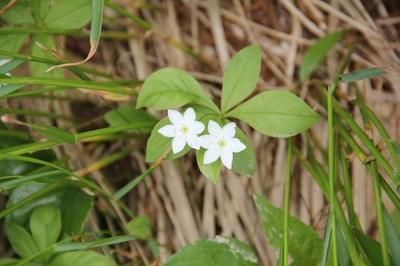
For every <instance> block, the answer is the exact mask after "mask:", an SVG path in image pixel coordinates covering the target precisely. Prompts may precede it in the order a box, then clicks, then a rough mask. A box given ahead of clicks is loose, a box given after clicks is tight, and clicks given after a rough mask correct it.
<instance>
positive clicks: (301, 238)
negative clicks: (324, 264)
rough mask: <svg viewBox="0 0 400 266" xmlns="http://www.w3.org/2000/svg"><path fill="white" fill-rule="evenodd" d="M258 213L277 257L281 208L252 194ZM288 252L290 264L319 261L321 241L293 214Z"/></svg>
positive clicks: (305, 263) (308, 263)
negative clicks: (290, 259)
mask: <svg viewBox="0 0 400 266" xmlns="http://www.w3.org/2000/svg"><path fill="white" fill-rule="evenodd" d="M253 199H254V202H255V204H256V206H257V210H258V213H259V214H260V216H261V219H262V221H263V225H264V232H265V235H266V236H267V238H268V242H269V244H270V245H271V247H272V248H273V249H274V251H275V253H276V254H277V257H279V253H280V249H281V244H282V233H283V223H282V221H283V210H282V209H280V208H277V207H275V206H273V205H272V204H271V203H269V202H268V201H266V200H265V199H263V198H262V197H261V196H258V195H256V194H254V195H253ZM288 247H289V248H288V249H289V250H288V252H289V255H290V257H291V258H292V260H293V263H291V265H293V266H295V265H310V266H311V265H318V264H319V263H321V259H322V252H323V242H322V240H321V239H320V238H319V236H318V234H317V233H316V232H315V231H314V230H313V229H312V228H311V227H310V226H308V225H306V224H304V223H303V222H302V221H301V220H299V219H297V218H296V217H294V216H289V243H288Z"/></svg>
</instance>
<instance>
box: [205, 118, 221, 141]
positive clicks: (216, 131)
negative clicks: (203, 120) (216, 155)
mask: <svg viewBox="0 0 400 266" xmlns="http://www.w3.org/2000/svg"><path fill="white" fill-rule="evenodd" d="M208 132H209V133H210V135H212V136H216V137H220V136H221V132H222V131H221V127H220V126H219V125H218V124H217V122H215V121H213V120H210V121H208Z"/></svg>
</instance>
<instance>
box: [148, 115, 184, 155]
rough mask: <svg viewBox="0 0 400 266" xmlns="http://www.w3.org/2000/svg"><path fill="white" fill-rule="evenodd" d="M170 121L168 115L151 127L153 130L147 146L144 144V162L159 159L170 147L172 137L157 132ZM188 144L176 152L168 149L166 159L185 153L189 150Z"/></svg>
mask: <svg viewBox="0 0 400 266" xmlns="http://www.w3.org/2000/svg"><path fill="white" fill-rule="evenodd" d="M169 124H171V122H170V121H169V118H168V117H164V118H163V119H161V120H160V122H158V123H157V124H156V125H155V127H154V128H153V131H152V132H151V135H150V138H149V139H148V141H147V146H146V162H155V161H157V160H158V159H160V157H161V156H163V155H164V154H165V153H166V152H167V151H168V149H170V148H171V145H172V138H167V137H164V136H163V135H161V134H160V133H158V132H157V131H158V130H159V129H160V128H161V127H163V126H165V125H169ZM190 149H191V148H190V146H189V145H187V144H186V146H185V148H184V149H183V150H182V151H181V152H178V153H176V154H174V153H173V152H172V150H170V151H169V152H168V153H167V156H166V157H165V159H166V160H173V159H176V158H179V157H182V156H183V155H185V154H186V153H188V152H189V151H190Z"/></svg>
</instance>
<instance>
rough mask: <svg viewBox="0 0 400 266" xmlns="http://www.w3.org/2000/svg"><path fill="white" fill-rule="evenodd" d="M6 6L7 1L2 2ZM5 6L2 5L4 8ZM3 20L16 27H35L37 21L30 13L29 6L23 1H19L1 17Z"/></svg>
mask: <svg viewBox="0 0 400 266" xmlns="http://www.w3.org/2000/svg"><path fill="white" fill-rule="evenodd" d="M2 2H3V4H4V3H5V4H6V1H2ZM3 6H4V5H1V7H3ZM0 18H1V19H4V20H5V21H7V22H8V23H10V24H16V25H22V24H24V25H34V24H35V21H34V19H33V17H32V15H31V13H30V12H29V9H28V4H27V3H26V2H23V1H18V2H17V3H15V4H14V6H13V7H12V8H11V9H9V10H7V11H6V12H4V13H3V14H1V15H0Z"/></svg>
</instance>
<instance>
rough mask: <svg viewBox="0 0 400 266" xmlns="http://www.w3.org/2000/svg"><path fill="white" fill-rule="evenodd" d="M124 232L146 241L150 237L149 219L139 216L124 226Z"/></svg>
mask: <svg viewBox="0 0 400 266" xmlns="http://www.w3.org/2000/svg"><path fill="white" fill-rule="evenodd" d="M126 230H127V231H128V232H129V234H130V235H132V236H135V237H137V238H140V239H148V238H149V237H150V233H151V228H150V219H149V217H147V216H139V217H135V218H134V219H132V220H131V221H130V222H128V223H127V224H126Z"/></svg>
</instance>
